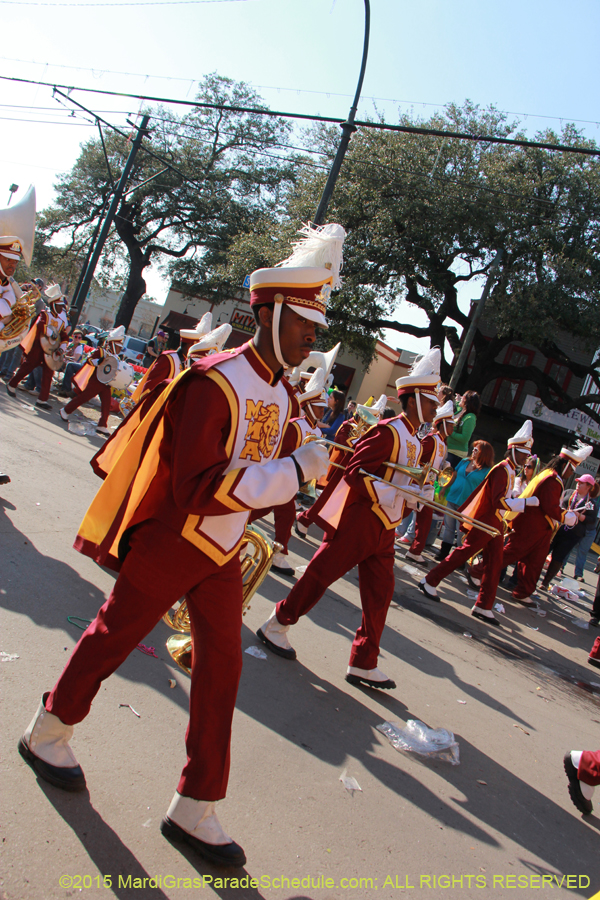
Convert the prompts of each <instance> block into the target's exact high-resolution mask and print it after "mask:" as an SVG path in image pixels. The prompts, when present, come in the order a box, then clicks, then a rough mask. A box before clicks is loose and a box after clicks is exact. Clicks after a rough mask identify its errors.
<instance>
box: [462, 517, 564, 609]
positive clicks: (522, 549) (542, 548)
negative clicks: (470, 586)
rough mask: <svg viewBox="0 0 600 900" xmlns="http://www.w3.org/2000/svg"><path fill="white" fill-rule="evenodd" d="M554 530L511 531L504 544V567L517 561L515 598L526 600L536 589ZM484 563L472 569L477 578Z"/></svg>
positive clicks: (479, 576)
mask: <svg viewBox="0 0 600 900" xmlns="http://www.w3.org/2000/svg"><path fill="white" fill-rule="evenodd" d="M551 540H552V531H551V530H550V528H546V529H545V531H544V532H542V535H541V536H540V533H539V532H538V531H535V530H534V529H530V530H526V529H525V528H520V529H519V530H518V531H516V530H514V531H511V532H510V533H509V536H508V538H507V540H506V543H505V544H504V552H503V555H502V568H503V569H505V568H506V566H511V565H514V564H515V563H517V577H518V579H519V580H518V584H517V587H516V588H515V589H514V591H513V592H512V594H513V597H514V598H515V600H525V599H526V598H527V597H529V596H530V595H531V594H533V592H534V591H535V587H536V584H537V582H538V578H539V577H540V575H541V573H542V569H543V567H544V562H545V560H546V557H547V556H548V550H549V549H550V542H551ZM482 572H483V563H478V564H477V565H476V566H473V568H472V569H471V574H472V575H474V576H475V578H481V576H482Z"/></svg>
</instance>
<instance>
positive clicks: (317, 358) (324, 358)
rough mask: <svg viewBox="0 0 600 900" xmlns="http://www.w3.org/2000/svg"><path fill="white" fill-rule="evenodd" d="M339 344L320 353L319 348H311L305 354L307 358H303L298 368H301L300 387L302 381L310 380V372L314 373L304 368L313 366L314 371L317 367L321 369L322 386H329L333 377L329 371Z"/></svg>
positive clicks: (332, 365)
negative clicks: (308, 354)
mask: <svg viewBox="0 0 600 900" xmlns="http://www.w3.org/2000/svg"><path fill="white" fill-rule="evenodd" d="M341 346H342V345H341V343H339V344H336V345H335V347H332V348H331V350H328V351H327V353H321V351H320V350H313V351H312V353H311V354H310V356H307V358H306V359H305V360H304V362H303V363H301V365H300V369H301V371H300V386H301V388H302V383H303V382H306V381H310V379H311V378H312V374H314V373H309V372H306V371H305V369H307V368H312V367H313V366H314V367H315V371H316V370H317V369H322V370H323V377H324V382H323V387H329V384H330V383H331V381H332V379H333V375H332V374H331V372H332V370H333V367H334V365H335V361H336V358H337V355H338V353H339V350H340V347H341ZM325 402H327V397H325Z"/></svg>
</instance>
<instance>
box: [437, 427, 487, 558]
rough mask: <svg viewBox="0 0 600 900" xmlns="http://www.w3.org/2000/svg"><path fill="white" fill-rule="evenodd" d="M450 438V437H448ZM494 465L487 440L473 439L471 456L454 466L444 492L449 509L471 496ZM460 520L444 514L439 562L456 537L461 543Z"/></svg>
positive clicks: (457, 506)
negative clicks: (448, 484) (452, 477)
mask: <svg viewBox="0 0 600 900" xmlns="http://www.w3.org/2000/svg"><path fill="white" fill-rule="evenodd" d="M448 440H450V438H448ZM493 465H494V448H493V447H492V445H491V444H488V442H487V441H475V443H474V444H473V449H472V450H471V456H470V457H468V458H467V459H461V460H460V462H459V463H458V465H457V467H456V476H455V478H454V480H453V482H452V484H451V485H450V487H449V488H448V491H447V492H446V506H448V507H449V509H454V510H456V509H458V508H459V507H460V506H462V505H463V503H464V502H465V501H466V500H467V498H468V497H470V496H471V494H472V493H473V491H474V490H475V488H476V487H479V485H480V484H481V482H482V481H483V479H484V478H485V476H486V475H487V473H488V472H489V471H490V469H491V468H492V466H493ZM459 527H460V522H459V521H458V520H457V519H454V518H453V517H452V516H444V527H443V530H442V535H441V537H442V545H441V547H440V549H439V552H438V554H437V556H436V559H437V560H438V561H439V562H441V561H442V560H443V559H446V557H447V556H448V554H449V553H450V550H451V549H452V546H453V544H454V540H455V538H456V542H457V545H458V546H459V547H460V545H461V543H462V538H461V533H460V531H459Z"/></svg>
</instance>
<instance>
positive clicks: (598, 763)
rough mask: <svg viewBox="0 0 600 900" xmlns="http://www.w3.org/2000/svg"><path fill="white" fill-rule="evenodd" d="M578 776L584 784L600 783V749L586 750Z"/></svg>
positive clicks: (582, 756) (582, 755)
mask: <svg viewBox="0 0 600 900" xmlns="http://www.w3.org/2000/svg"><path fill="white" fill-rule="evenodd" d="M577 777H578V778H579V780H580V781H583V783H584V784H591V785H594V786H596V785H597V784H600V750H594V751H592V750H584V751H583V753H582V754H581V761H580V763H579V769H578V770H577Z"/></svg>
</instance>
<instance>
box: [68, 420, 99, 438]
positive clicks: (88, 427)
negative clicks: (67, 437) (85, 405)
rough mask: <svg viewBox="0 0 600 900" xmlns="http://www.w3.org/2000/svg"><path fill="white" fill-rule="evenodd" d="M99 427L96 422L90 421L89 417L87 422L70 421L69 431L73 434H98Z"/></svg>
mask: <svg viewBox="0 0 600 900" xmlns="http://www.w3.org/2000/svg"><path fill="white" fill-rule="evenodd" d="M97 427H98V426H97V425H96V423H95V422H90V420H89V419H87V420H86V421H85V422H69V431H70V432H71V434H81V435H86V434H96V428H97Z"/></svg>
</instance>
